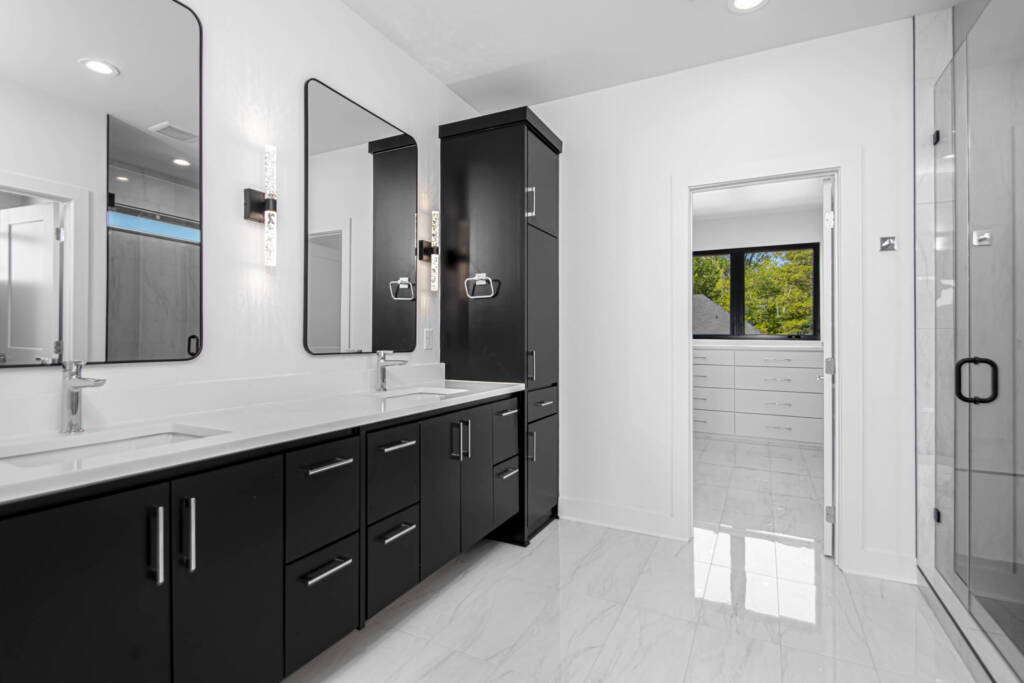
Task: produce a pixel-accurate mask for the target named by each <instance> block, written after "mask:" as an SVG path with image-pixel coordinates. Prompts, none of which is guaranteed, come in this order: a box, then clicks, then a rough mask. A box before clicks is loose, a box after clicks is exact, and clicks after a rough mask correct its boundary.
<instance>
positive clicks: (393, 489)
mask: <svg viewBox="0 0 1024 683" xmlns="http://www.w3.org/2000/svg"><path fill="white" fill-rule="evenodd" d="M419 438H420V426H419V423H414V424H408V425H401V426H399V427H392V428H391V429H384V430H381V431H379V432H371V433H370V434H368V435H367V437H366V518H367V521H368V522H370V523H373V522H376V521H377V520H378V519H381V518H382V517H387V516H388V515H390V514H394V513H395V512H397V511H398V510H401V509H402V508H405V507H408V506H410V505H412V504H414V503H416V502H419V499H420V444H419Z"/></svg>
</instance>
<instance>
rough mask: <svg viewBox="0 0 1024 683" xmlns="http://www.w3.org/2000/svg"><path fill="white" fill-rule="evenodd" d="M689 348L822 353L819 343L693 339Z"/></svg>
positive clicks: (821, 346)
mask: <svg viewBox="0 0 1024 683" xmlns="http://www.w3.org/2000/svg"><path fill="white" fill-rule="evenodd" d="M691 348H694V349H705V350H708V349H720V350H722V351H822V350H824V346H823V345H822V343H821V342H820V341H784V340H781V339H780V340H778V341H761V342H749V341H744V340H739V339H737V340H732V339H694V340H692V344H691Z"/></svg>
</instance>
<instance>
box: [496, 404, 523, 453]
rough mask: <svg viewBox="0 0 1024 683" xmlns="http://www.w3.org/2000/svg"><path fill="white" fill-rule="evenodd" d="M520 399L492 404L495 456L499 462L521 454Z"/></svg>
mask: <svg viewBox="0 0 1024 683" xmlns="http://www.w3.org/2000/svg"><path fill="white" fill-rule="evenodd" d="M518 404H519V401H517V400H516V399H514V398H512V399H509V400H507V401H502V402H501V403H494V404H492V405H491V406H490V409H491V423H492V424H493V425H494V432H493V434H492V438H493V440H494V441H493V444H494V448H493V458H494V462H495V463H499V462H501V461H503V460H506V459H508V458H511V457H514V456H516V455H519V405H518Z"/></svg>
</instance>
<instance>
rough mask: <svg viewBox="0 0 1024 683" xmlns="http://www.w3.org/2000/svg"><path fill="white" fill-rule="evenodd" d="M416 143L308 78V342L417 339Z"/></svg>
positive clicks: (359, 346) (320, 347)
mask: <svg viewBox="0 0 1024 683" xmlns="http://www.w3.org/2000/svg"><path fill="white" fill-rule="evenodd" d="M416 161H417V150H416V142H415V140H413V138H412V137H411V136H409V135H407V134H405V133H403V132H402V131H401V130H399V129H398V128H395V127H394V126H392V125H391V124H389V123H388V122H386V121H384V120H383V119H381V118H380V117H378V116H376V115H374V114H372V113H371V112H369V111H367V110H366V109H363V108H362V107H360V106H359V105H358V104H356V103H355V102H353V101H352V100H349V99H348V98H346V97H344V96H343V95H341V94H340V93H338V92H337V91H335V90H333V89H332V88H330V87H328V86H327V85H325V84H323V83H321V82H320V81H318V80H316V79H310V80H309V81H307V83H306V329H305V344H306V349H307V350H308V351H309V352H310V353H313V354H332V353H369V352H373V351H377V350H388V351H412V350H413V349H414V348H415V347H416V295H417V292H416V248H415V244H416Z"/></svg>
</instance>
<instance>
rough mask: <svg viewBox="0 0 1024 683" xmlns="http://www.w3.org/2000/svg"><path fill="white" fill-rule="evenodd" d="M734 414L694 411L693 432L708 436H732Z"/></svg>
mask: <svg viewBox="0 0 1024 683" xmlns="http://www.w3.org/2000/svg"><path fill="white" fill-rule="evenodd" d="M734 415H735V413H721V412H718V411H716V410H694V411H693V431H695V432H707V433H709V434H733V433H735V431H736V430H735V423H734V421H733V416H734Z"/></svg>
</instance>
